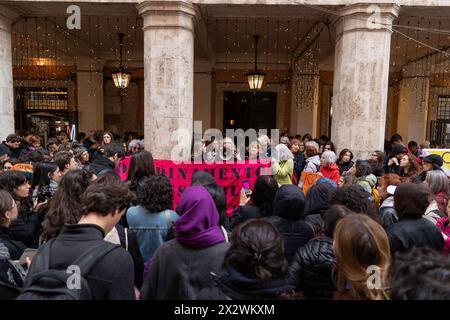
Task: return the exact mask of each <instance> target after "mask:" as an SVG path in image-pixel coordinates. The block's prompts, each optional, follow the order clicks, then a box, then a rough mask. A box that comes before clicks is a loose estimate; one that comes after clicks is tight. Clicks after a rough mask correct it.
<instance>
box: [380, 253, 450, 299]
mask: <svg viewBox="0 0 450 320" xmlns="http://www.w3.org/2000/svg"><path fill="white" fill-rule="evenodd" d="M388 282H389V283H390V287H391V299H393V300H450V260H449V259H446V258H445V257H444V256H442V255H441V254H440V253H439V252H437V251H435V250H433V249H431V248H427V247H423V248H413V249H412V250H410V251H406V252H401V253H400V252H399V253H396V254H395V256H394V260H393V263H392V265H391V268H390V270H389V276H388Z"/></svg>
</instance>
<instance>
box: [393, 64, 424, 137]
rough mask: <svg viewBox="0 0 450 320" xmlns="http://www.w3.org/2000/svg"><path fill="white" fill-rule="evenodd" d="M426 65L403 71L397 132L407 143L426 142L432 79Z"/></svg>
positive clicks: (412, 66)
mask: <svg viewBox="0 0 450 320" xmlns="http://www.w3.org/2000/svg"><path fill="white" fill-rule="evenodd" d="M425 69H426V66H425V65H424V64H420V65H419V64H418V65H417V66H415V65H414V64H412V65H410V66H408V67H407V68H404V69H403V70H402V80H401V81H400V93H399V100H398V117H397V132H398V133H399V134H400V135H401V136H402V137H403V140H404V142H405V143H407V142H408V141H411V140H414V141H416V142H417V143H421V142H423V141H425V137H426V130H427V120H428V97H429V91H430V78H429V76H428V72H427V70H425Z"/></svg>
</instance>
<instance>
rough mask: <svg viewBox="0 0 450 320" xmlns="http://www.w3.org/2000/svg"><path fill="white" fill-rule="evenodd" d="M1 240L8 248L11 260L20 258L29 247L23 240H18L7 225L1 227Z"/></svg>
mask: <svg viewBox="0 0 450 320" xmlns="http://www.w3.org/2000/svg"><path fill="white" fill-rule="evenodd" d="M0 242H1V243H3V244H4V245H5V247H6V248H8V251H9V256H10V259H11V260H19V259H20V256H21V255H22V253H23V252H24V250H25V249H26V248H27V246H26V245H25V244H24V243H23V242H22V241H18V240H17V239H16V238H15V237H14V234H13V233H12V232H11V230H10V229H8V228H5V227H0Z"/></svg>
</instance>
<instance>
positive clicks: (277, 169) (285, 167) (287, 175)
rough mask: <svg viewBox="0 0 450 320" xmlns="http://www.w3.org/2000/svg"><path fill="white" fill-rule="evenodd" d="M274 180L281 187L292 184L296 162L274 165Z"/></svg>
mask: <svg viewBox="0 0 450 320" xmlns="http://www.w3.org/2000/svg"><path fill="white" fill-rule="evenodd" d="M272 172H273V174H274V178H275V179H276V180H277V182H278V184H279V185H285V184H292V175H293V173H294V160H292V159H289V160H286V161H281V162H279V163H278V162H274V163H273V164H272Z"/></svg>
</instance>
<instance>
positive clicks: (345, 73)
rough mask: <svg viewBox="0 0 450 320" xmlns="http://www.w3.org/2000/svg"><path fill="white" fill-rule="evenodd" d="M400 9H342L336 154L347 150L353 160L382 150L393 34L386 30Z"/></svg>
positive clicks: (380, 6)
mask: <svg viewBox="0 0 450 320" xmlns="http://www.w3.org/2000/svg"><path fill="white" fill-rule="evenodd" d="M399 9H400V8H399V6H398V5H396V4H394V5H392V4H376V6H374V5H373V4H353V5H348V6H346V7H344V8H343V9H341V12H340V15H341V17H340V19H339V20H338V21H337V24H336V50H335V70H334V82H333V120H332V124H331V139H332V141H333V142H334V143H335V146H336V148H337V152H339V151H340V150H341V149H343V148H349V149H351V150H352V151H353V153H354V154H355V156H356V158H367V157H368V156H369V154H370V153H371V152H372V151H374V150H383V147H384V137H385V122H386V105H387V91H388V79H389V57H390V45H391V33H392V31H391V30H390V28H389V27H388V26H389V25H392V21H393V20H394V19H395V18H396V17H397V16H398V12H399ZM374 10H376V12H377V13H376V14H374V13H373V12H374ZM374 20H375V21H377V22H378V21H379V22H382V23H383V25H380V24H374V23H372V21H374Z"/></svg>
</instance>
